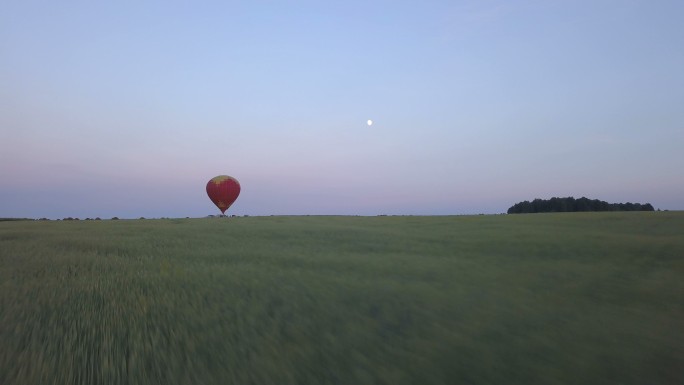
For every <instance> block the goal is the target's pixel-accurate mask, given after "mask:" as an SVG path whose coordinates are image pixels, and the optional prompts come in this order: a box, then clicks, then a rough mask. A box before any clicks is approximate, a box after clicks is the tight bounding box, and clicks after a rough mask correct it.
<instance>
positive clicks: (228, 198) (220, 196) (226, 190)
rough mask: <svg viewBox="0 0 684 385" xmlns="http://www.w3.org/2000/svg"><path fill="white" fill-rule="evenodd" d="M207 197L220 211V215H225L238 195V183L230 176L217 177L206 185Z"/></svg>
mask: <svg viewBox="0 0 684 385" xmlns="http://www.w3.org/2000/svg"><path fill="white" fill-rule="evenodd" d="M207 195H209V199H211V201H212V202H214V204H215V205H216V207H218V208H219V210H221V214H225V212H226V210H228V208H229V207H230V206H231V205H232V204H233V202H235V200H236V199H237V197H238V195H240V183H239V182H238V181H237V179H235V178H233V177H231V176H228V175H219V176H217V177H214V178H211V180H210V181H209V182H208V183H207Z"/></svg>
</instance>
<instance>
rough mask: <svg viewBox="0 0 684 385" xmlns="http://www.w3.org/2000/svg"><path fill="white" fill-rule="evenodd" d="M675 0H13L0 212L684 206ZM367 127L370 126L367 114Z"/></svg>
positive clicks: (0, 86) (5, 32)
mask: <svg viewBox="0 0 684 385" xmlns="http://www.w3.org/2000/svg"><path fill="white" fill-rule="evenodd" d="M682 20H684V1H681V0H677V1H654V0H650V1H646V0H643V1H642V0H633V1H631V0H614V1H613V0H591V1H584V0H547V1H541V0H539V1H532V0H528V1H503V0H502V1H497V0H491V1H482V0H478V1H475V0H472V1H459V0H452V1H356V0H346V1H334V2H333V1H290V2H285V1H243V2H235V1H206V2H204V1H151V2H145V1H111V2H97V1H95V2H93V1H30V0H29V1H4V2H2V5H1V6H0V217H32V218H38V217H48V218H62V217H66V216H72V217H80V218H85V217H96V216H99V217H102V218H110V217H112V216H119V217H122V218H137V217H140V216H145V217H185V216H191V217H199V216H206V215H208V214H218V213H219V212H218V210H217V209H216V207H215V206H214V205H213V203H212V202H211V201H210V200H209V199H208V198H207V196H206V192H205V185H206V183H207V181H209V179H211V178H212V177H214V176H216V175H220V174H227V175H231V176H233V177H235V178H236V179H238V180H239V181H240V183H241V186H242V193H241V195H240V197H239V198H238V200H237V201H236V203H235V204H234V205H233V207H231V209H230V210H228V212H227V214H238V215H244V214H249V215H270V214H276V215H280V214H344V215H347V214H350V215H354V214H359V215H376V214H416V215H442V214H445V215H446V214H477V213H501V212H505V211H506V210H507V209H508V207H510V206H511V205H513V204H514V203H516V202H519V201H523V200H531V199H534V198H545V199H548V198H551V197H554V196H558V197H565V196H574V197H576V198H579V197H581V196H586V197H589V198H592V199H601V200H605V201H608V202H613V203H617V202H627V201H630V202H639V203H651V204H652V205H653V206H654V207H655V208H660V209H669V210H682V209H684V171H683V170H684V23H683V22H682ZM368 119H372V120H373V122H374V123H373V125H371V126H369V125H367V123H366V122H367V120H368Z"/></svg>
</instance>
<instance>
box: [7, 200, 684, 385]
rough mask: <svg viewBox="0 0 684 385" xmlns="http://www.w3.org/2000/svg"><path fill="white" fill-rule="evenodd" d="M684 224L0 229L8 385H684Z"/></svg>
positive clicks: (641, 219) (640, 216)
mask: <svg viewBox="0 0 684 385" xmlns="http://www.w3.org/2000/svg"><path fill="white" fill-rule="evenodd" d="M683 383H684V212H649V213H565V214H532V215H491V216H489V215H487V216H445V217H410V216H409V217H316V216H311V217H307V216H300V217H297V216H294V217H249V218H207V219H163V220H162V219H160V220H120V221H69V222H64V221H60V222H57V221H50V222H38V221H23V222H0V384H3V385H4V384H89V385H91V384H392V385H398V384H545V385H549V384H639V385H643V384H683Z"/></svg>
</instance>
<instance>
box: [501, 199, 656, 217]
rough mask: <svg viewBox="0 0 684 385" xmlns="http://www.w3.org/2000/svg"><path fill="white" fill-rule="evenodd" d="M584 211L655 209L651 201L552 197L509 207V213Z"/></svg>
mask: <svg viewBox="0 0 684 385" xmlns="http://www.w3.org/2000/svg"><path fill="white" fill-rule="evenodd" d="M584 211H654V209H653V206H652V205H651V204H650V203H646V204H641V203H631V202H627V203H608V202H605V201H600V200H598V199H589V198H585V197H582V198H579V199H575V198H573V197H567V198H555V197H554V198H551V199H539V198H537V199H535V200H533V201H532V202H530V201H524V202H518V203H516V204H514V205H513V206H511V207H510V208H509V209H508V213H509V214H530V213H567V212H584Z"/></svg>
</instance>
